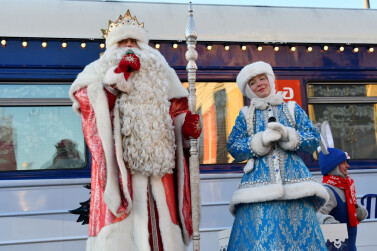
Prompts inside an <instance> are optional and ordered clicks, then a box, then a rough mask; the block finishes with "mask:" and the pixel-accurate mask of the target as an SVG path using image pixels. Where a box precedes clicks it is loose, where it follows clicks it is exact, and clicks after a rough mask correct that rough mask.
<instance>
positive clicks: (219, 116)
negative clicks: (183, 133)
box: [184, 82, 245, 164]
mask: <svg viewBox="0 0 377 251" xmlns="http://www.w3.org/2000/svg"><path fill="white" fill-rule="evenodd" d="M184 86H185V87H188V84H187V83H184ZM195 87H196V96H197V101H196V109H197V113H198V114H199V115H200V116H201V119H202V124H203V132H202V135H201V136H200V139H199V144H200V147H199V162H200V164H227V163H233V161H234V159H233V158H232V157H231V156H230V154H229V153H228V151H227V149H226V142H227V140H228V136H229V134H230V132H231V131H232V128H233V125H234V122H235V120H236V118H237V116H238V114H239V111H240V109H241V108H242V107H243V106H244V104H245V102H244V98H243V96H242V93H241V92H240V91H239V89H238V87H237V84H236V83H235V82H197V83H196V84H195Z"/></svg>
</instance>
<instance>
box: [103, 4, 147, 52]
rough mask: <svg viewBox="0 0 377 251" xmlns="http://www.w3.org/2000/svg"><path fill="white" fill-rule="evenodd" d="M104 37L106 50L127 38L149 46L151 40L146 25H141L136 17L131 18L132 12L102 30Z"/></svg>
mask: <svg viewBox="0 0 377 251" xmlns="http://www.w3.org/2000/svg"><path fill="white" fill-rule="evenodd" d="M102 33H103V37H104V38H105V39H106V48H110V47H111V46H112V45H114V44H116V43H118V42H119V41H122V40H124V39H127V38H133V39H136V40H137V41H138V42H142V43H145V44H148V41H149V38H148V34H147V32H146V31H145V30H144V23H139V21H138V20H137V18H136V16H131V12H130V10H127V12H126V14H125V15H124V16H123V17H122V16H119V18H118V20H116V21H109V27H108V29H102Z"/></svg>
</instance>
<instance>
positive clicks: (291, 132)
mask: <svg viewBox="0 0 377 251" xmlns="http://www.w3.org/2000/svg"><path fill="white" fill-rule="evenodd" d="M286 128H287V133H288V141H281V140H280V141H279V145H280V147H281V148H283V149H284V150H288V151H291V150H294V149H296V148H297V147H298V146H299V145H300V137H299V135H298V133H297V131H296V129H294V128H292V127H286Z"/></svg>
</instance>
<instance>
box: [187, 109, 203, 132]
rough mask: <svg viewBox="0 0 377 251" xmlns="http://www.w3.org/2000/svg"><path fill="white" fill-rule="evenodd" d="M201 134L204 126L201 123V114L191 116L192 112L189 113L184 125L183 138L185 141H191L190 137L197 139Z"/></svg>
mask: <svg viewBox="0 0 377 251" xmlns="http://www.w3.org/2000/svg"><path fill="white" fill-rule="evenodd" d="M201 133H202V125H201V123H200V118H199V114H191V112H190V111H188V112H187V114H186V118H185V122H184V123H183V125H182V134H183V137H184V138H185V139H190V137H193V138H195V139H197V138H199V136H200V134H201Z"/></svg>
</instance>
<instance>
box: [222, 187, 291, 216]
mask: <svg viewBox="0 0 377 251" xmlns="http://www.w3.org/2000/svg"><path fill="white" fill-rule="evenodd" d="M282 196H284V190H283V186H282V185H281V184H271V185H266V186H259V187H252V188H242V189H238V190H236V191H235V192H234V193H233V195H232V199H231V200H230V204H229V210H230V212H231V213H232V215H233V216H234V215H235V214H236V208H235V207H236V205H237V204H241V203H253V202H262V201H270V200H275V199H277V198H281V197H282Z"/></svg>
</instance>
